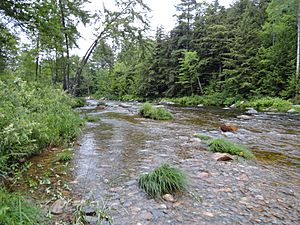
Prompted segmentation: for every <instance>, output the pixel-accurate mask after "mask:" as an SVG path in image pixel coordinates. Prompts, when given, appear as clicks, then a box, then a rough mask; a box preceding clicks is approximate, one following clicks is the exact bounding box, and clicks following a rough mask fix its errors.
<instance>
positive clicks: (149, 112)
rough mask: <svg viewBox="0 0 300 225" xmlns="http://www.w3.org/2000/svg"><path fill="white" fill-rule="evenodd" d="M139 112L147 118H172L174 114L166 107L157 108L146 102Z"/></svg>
mask: <svg viewBox="0 0 300 225" xmlns="http://www.w3.org/2000/svg"><path fill="white" fill-rule="evenodd" d="M139 114H140V115H141V116H143V117H145V118H151V119H154V120H171V119H173V115H172V114H171V113H170V112H169V111H168V110H166V109H165V108H155V107H153V106H152V105H151V104H150V103H148V102H146V103H144V104H143V105H142V107H141V108H140V109H139Z"/></svg>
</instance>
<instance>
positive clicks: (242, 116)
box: [236, 115, 252, 120]
mask: <svg viewBox="0 0 300 225" xmlns="http://www.w3.org/2000/svg"><path fill="white" fill-rule="evenodd" d="M236 118H238V119H242V120H251V119H252V117H251V116H248V115H240V116H237V117H236Z"/></svg>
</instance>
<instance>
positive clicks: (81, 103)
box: [72, 97, 85, 108]
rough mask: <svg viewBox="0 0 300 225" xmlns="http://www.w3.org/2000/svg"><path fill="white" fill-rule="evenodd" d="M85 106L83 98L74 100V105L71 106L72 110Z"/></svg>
mask: <svg viewBox="0 0 300 225" xmlns="http://www.w3.org/2000/svg"><path fill="white" fill-rule="evenodd" d="M83 106H85V99H84V98H83V97H77V98H75V104H73V106H72V107H73V108H77V107H83Z"/></svg>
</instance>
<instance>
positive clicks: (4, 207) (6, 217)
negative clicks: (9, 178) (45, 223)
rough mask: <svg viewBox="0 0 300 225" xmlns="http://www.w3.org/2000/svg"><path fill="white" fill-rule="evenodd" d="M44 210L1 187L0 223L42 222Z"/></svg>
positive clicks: (29, 224)
mask: <svg viewBox="0 0 300 225" xmlns="http://www.w3.org/2000/svg"><path fill="white" fill-rule="evenodd" d="M42 218H43V217H42V211H41V209H39V208H38V207H37V206H35V205H34V204H33V203H31V202H30V201H28V200H26V199H25V198H24V197H21V196H19V195H17V194H14V193H9V192H7V191H6V190H4V189H0V224H18V225H32V224H42V222H41V221H42Z"/></svg>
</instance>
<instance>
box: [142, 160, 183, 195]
mask: <svg viewBox="0 0 300 225" xmlns="http://www.w3.org/2000/svg"><path fill="white" fill-rule="evenodd" d="M138 185H139V188H141V189H143V190H144V191H145V192H146V193H147V194H148V195H150V196H151V197H154V198H157V197H161V196H162V195H164V194H172V193H175V192H183V191H185V190H186V188H187V178H186V175H185V173H184V172H183V171H181V170H180V169H178V168H175V167H172V166H170V165H169V164H163V165H161V166H159V167H157V168H155V170H154V171H153V172H151V173H147V174H143V175H141V176H140V177H139V179H138Z"/></svg>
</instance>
